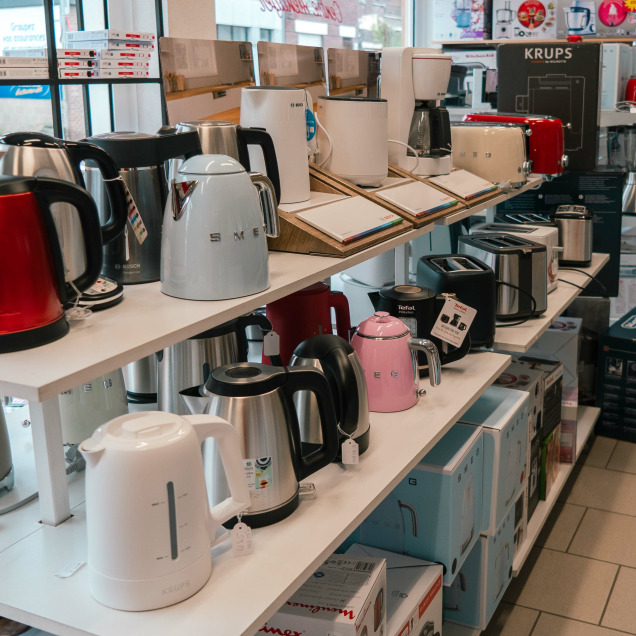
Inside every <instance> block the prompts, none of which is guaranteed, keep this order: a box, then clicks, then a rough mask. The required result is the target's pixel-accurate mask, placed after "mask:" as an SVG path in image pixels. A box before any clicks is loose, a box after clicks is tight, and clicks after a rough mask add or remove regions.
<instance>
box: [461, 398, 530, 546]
mask: <svg viewBox="0 0 636 636" xmlns="http://www.w3.org/2000/svg"><path fill="white" fill-rule="evenodd" d="M461 421H462V422H463V423H465V424H471V425H473V426H477V427H478V428H481V430H482V432H483V436H484V459H483V462H484V480H483V488H484V494H483V506H482V517H481V531H482V532H484V533H486V534H492V533H493V532H495V530H496V529H497V528H498V527H499V525H500V524H501V522H502V521H503V518H504V516H505V515H506V511H507V510H508V509H509V508H510V506H511V505H513V504H514V502H515V501H516V499H517V497H518V496H519V493H520V492H521V489H522V488H523V482H524V479H525V465H526V449H527V446H528V394H527V393H526V392H525V391H515V390H512V389H503V388H501V387H498V386H491V387H490V388H488V389H487V390H486V392H485V393H484V394H483V395H482V396H481V397H480V398H479V399H478V400H477V401H476V402H475V404H473V405H472V406H471V407H470V408H469V409H468V411H467V412H466V413H465V414H464V415H463V416H462V418H461Z"/></svg>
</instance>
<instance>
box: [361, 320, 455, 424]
mask: <svg viewBox="0 0 636 636" xmlns="http://www.w3.org/2000/svg"><path fill="white" fill-rule="evenodd" d="M351 345H352V346H353V348H354V349H355V351H356V353H357V354H358V357H359V358H360V362H361V363H362V368H363V369H364V377H365V379H366V381H367V389H368V392H369V410H370V411H376V412H379V413H392V412H394V411H404V410H406V409H410V408H411V407H412V406H415V404H417V401H418V399H419V395H420V393H419V373H418V369H417V354H416V352H417V351H423V352H424V354H425V355H426V360H427V362H428V368H429V378H430V381H431V386H437V385H438V384H439V383H440V380H441V374H442V369H441V364H440V357H439V351H438V350H437V347H436V346H435V345H434V344H433V343H432V342H431V341H430V340H426V339H425V338H412V337H411V332H410V331H409V328H408V327H407V326H406V325H405V324H404V323H403V322H402V321H401V320H399V319H398V318H394V317H393V316H390V315H389V314H388V313H387V312H385V311H377V312H376V313H375V315H374V316H371V317H370V318H367V319H366V320H364V321H362V322H361V323H360V324H359V325H358V328H357V329H356V333H355V334H354V336H353V338H352V339H351Z"/></svg>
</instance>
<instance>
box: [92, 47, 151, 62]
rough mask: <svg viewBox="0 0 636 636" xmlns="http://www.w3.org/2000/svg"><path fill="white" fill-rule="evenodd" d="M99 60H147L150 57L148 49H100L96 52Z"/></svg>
mask: <svg viewBox="0 0 636 636" xmlns="http://www.w3.org/2000/svg"><path fill="white" fill-rule="evenodd" d="M97 53H98V56H99V58H100V59H101V60H106V59H108V60H111V59H112V60H149V59H150V58H151V57H152V53H151V52H150V51H114V50H112V49H102V50H100V51H98V52H97Z"/></svg>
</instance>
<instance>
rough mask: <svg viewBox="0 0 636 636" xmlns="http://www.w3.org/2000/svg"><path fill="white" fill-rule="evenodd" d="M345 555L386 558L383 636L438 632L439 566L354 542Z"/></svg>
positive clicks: (439, 625) (440, 616) (440, 624)
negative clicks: (385, 622) (385, 619)
mask: <svg viewBox="0 0 636 636" xmlns="http://www.w3.org/2000/svg"><path fill="white" fill-rule="evenodd" d="M346 554H347V555H352V556H371V557H383V558H385V559H386V589H387V612H386V614H387V630H386V636H407V634H413V635H415V634H421V635H422V636H426V635H428V636H434V634H436V633H441V629H442V628H441V626H442V573H443V568H442V566H441V565H440V564H439V563H431V562H429V561H422V560H421V559H414V558H413V557H409V556H405V555H403V554H395V552H387V551H386V550H379V549H378V548H371V547H369V546H366V545H360V544H359V543H354V544H353V545H352V546H351V547H350V548H349V549H348V550H347V552H346Z"/></svg>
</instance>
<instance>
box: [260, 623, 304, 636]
mask: <svg viewBox="0 0 636 636" xmlns="http://www.w3.org/2000/svg"><path fill="white" fill-rule="evenodd" d="M258 631H259V633H260V632H263V633H264V634H278V636H301V634H302V632H297V631H296V630H294V629H279V628H278V627H269V626H268V625H267V623H265V625H264V626H263V627H261V628H260V629H259V630H258Z"/></svg>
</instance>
